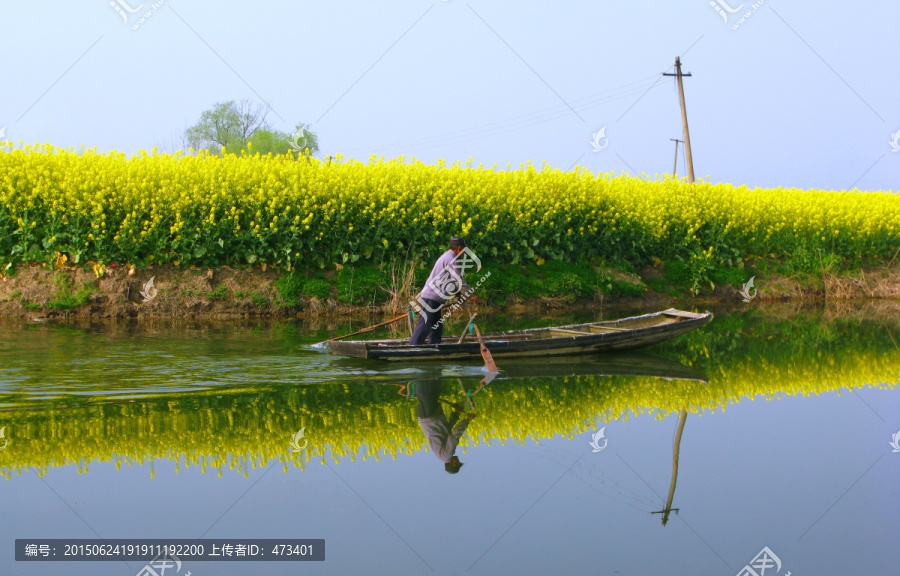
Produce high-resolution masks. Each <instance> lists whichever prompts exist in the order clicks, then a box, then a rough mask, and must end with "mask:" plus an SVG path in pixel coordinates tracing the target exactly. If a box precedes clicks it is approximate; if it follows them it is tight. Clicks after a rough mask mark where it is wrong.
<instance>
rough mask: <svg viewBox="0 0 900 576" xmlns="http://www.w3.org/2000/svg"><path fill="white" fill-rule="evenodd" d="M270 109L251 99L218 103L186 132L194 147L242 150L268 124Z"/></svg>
mask: <svg viewBox="0 0 900 576" xmlns="http://www.w3.org/2000/svg"><path fill="white" fill-rule="evenodd" d="M266 113H267V108H266V107H265V106H263V105H262V104H256V103H254V102H250V101H249V100H241V101H240V102H235V101H234V100H230V101H228V102H219V103H217V104H216V105H215V106H213V107H212V109H210V110H206V111H204V112H203V114H201V115H200V121H199V122H197V123H196V124H195V125H193V126H191V127H190V128H188V129H187V131H186V132H185V139H186V140H187V141H188V142H189V143H190V144H191V146H194V147H195V148H209V149H211V150H213V151H214V152H217V153H220V154H221V152H222V148H223V147H225V148H226V149H231V150H241V149H243V148H245V147H246V146H247V142H249V141H250V139H251V138H252V137H253V135H254V134H255V133H256V132H257V131H258V130H259V129H260V128H264V127H266Z"/></svg>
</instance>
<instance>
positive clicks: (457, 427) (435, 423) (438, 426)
mask: <svg viewBox="0 0 900 576" xmlns="http://www.w3.org/2000/svg"><path fill="white" fill-rule="evenodd" d="M415 390H416V396H417V397H418V398H419V407H418V416H419V426H421V427H422V432H424V433H425V437H426V438H427V439H428V446H429V447H430V448H431V451H432V452H433V453H434V455H435V456H437V458H438V460H440V461H441V462H443V463H444V470H446V471H447V472H449V473H450V474H456V473H457V472H459V469H460V468H462V466H463V465H462V462H460V461H459V458H457V457H456V454H455V452H456V447H457V445H458V444H459V439H460V437H461V436H462V435H463V433H464V432H465V431H466V427H467V426H468V425H469V422H471V420H472V418H474V417H475V415H474V414H465V416H464V417H462V418H461V416H463V409H462V407H463V405H462V404H461V403H460V404H455V405H453V414H451V415H450V420H447V417H446V416H444V410H443V408H442V407H441V403H440V395H441V382H440V381H439V380H431V381H425V382H416V388H415Z"/></svg>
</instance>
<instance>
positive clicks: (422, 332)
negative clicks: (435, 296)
mask: <svg viewBox="0 0 900 576" xmlns="http://www.w3.org/2000/svg"><path fill="white" fill-rule="evenodd" d="M422 300H423V301H424V302H425V304H427V305H428V307H429V308H432V309H435V308H436V309H437V311H436V312H429V311H428V310H426V309H425V307H424V306H423V307H422V313H421V314H419V321H418V323H417V324H416V329H415V330H413V334H412V338H410V339H409V343H410V345H411V346H421V345H422V344H424V343H425V338H426V337H427V338H428V343H429V344H440V343H441V335H442V334H443V333H444V323H443V322H439V320H440V319H441V310H440V307H441V306H443V304H444V303H443V302H441V301H438V300H429V299H427V298H423V299H422ZM435 324H437V328H434V329H432V326H434V325H435Z"/></svg>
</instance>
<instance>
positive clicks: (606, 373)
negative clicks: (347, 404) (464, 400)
mask: <svg viewBox="0 0 900 576" xmlns="http://www.w3.org/2000/svg"><path fill="white" fill-rule="evenodd" d="M340 362H346V363H348V364H349V363H353V362H355V361H354V360H351V359H346V360H341V361H340ZM367 366H372V365H371V364H367ZM476 376H477V377H479V378H480V377H482V376H485V373H484V371H483V370H480V369H477V368H475V367H473V366H462V365H456V366H443V367H438V366H428V365H425V366H421V367H415V368H413V367H409V368H405V369H402V370H396V369H390V368H388V369H386V370H366V371H365V373H364V374H360V375H358V376H355V377H353V378H352V380H353V381H354V382H356V383H359V384H403V383H405V382H408V381H410V380H447V379H457V378H473V377H476ZM487 376H488V378H487V381H488V382H490V381H492V380H493V381H496V382H506V383H509V384H514V381H515V380H521V379H523V378H563V377H567V376H593V377H599V378H603V377H611V376H626V377H627V376H634V377H651V378H659V379H662V380H689V381H694V382H708V379H707V377H706V373H705V372H703V371H702V370H699V369H697V368H692V367H690V366H685V365H684V364H680V363H678V362H675V361H672V360H666V359H665V358H660V357H659V356H653V355H651V354H646V353H643V352H621V353H617V354H595V355H593V356H591V357H583V358H571V357H549V358H511V359H509V360H507V361H505V362H504V363H503V368H502V370H501V371H500V373H499V374H493V375H492V374H488V375H487ZM494 376H496V380H494Z"/></svg>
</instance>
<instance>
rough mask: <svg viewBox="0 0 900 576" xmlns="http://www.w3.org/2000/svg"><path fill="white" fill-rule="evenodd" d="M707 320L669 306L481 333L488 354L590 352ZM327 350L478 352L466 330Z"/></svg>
mask: <svg viewBox="0 0 900 576" xmlns="http://www.w3.org/2000/svg"><path fill="white" fill-rule="evenodd" d="M710 320H712V313H711V312H704V313H702V314H698V313H695V312H685V311H684V310H676V309H675V308H669V309H668V310H663V311H662V312H654V313H653V314H644V315H643V316H632V317H631V318H622V319H620V320H608V321H603V322H589V323H586V324H572V325H568V326H553V327H549V328H532V329H528V330H509V331H505V332H494V333H489V334H483V335H482V337H483V338H484V343H485V344H486V345H487V347H488V348H489V349H490V351H491V354H492V355H493V356H494V358H504V357H506V358H508V357H528V356H572V355H578V354H592V353H595V352H616V351H623V350H635V349H637V348H643V347H645V346H651V345H653V344H658V343H659V342H663V341H665V340H669V339H670V338H674V337H676V336H680V335H682V334H684V333H685V332H690V331H691V330H694V329H696V328H699V327H700V326H703V325H704V324H706V323H707V322H709V321H710ZM328 344H329V346H330V347H331V352H332V354H337V355H340V356H352V357H354V358H370V359H374V360H390V361H404V360H405V361H409V360H475V359H479V358H481V352H480V346H479V344H478V340H477V339H476V338H475V337H474V336H471V335H467V336H466V338H465V340H464V341H463V342H462V343H457V339H456V338H449V339H446V340H445V341H444V342H442V343H440V344H423V345H421V346H410V345H409V341H408V340H396V339H395V340H350V341H340V340H335V341H332V342H329V343H328Z"/></svg>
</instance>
